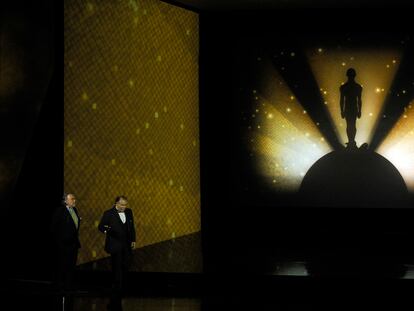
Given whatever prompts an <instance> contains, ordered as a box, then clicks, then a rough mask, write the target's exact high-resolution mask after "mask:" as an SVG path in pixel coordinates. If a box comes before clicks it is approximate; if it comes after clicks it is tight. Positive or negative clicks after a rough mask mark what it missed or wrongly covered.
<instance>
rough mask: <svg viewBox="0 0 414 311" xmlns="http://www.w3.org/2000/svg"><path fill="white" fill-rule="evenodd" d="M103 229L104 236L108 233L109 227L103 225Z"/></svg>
mask: <svg viewBox="0 0 414 311" xmlns="http://www.w3.org/2000/svg"><path fill="white" fill-rule="evenodd" d="M104 228H105V230H104V233H105V234H107V233H108V231H109V230H111V226H108V225H104Z"/></svg>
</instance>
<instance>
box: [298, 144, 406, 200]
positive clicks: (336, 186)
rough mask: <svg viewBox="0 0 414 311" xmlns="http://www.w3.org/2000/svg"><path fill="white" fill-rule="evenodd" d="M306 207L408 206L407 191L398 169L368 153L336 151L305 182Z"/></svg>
mask: <svg viewBox="0 0 414 311" xmlns="http://www.w3.org/2000/svg"><path fill="white" fill-rule="evenodd" d="M299 192H300V197H301V201H302V204H303V205H305V206H324V207H328V206H331V207H360V206H362V207H406V206H407V201H408V190H407V186H406V185H405V182H404V179H403V178H402V176H401V174H400V173H399V172H398V170H397V169H396V168H395V167H394V165H392V164H391V162H389V161H388V160H387V159H386V158H384V157H383V156H381V155H379V154H378V153H375V152H373V151H369V150H358V149H356V150H347V149H344V150H342V151H333V152H331V153H328V154H327V155H325V156H323V157H322V158H320V159H319V160H318V161H316V162H315V164H313V165H312V167H311V168H310V169H309V170H308V172H307V173H306V175H305V177H304V178H303V180H302V184H301V187H300V190H299Z"/></svg>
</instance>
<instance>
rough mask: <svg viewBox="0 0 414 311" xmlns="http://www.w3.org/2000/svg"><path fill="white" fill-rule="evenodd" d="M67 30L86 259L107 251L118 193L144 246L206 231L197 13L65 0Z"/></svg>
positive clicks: (148, 3)
mask: <svg viewBox="0 0 414 311" xmlns="http://www.w3.org/2000/svg"><path fill="white" fill-rule="evenodd" d="M64 34H65V39H64V41H65V48H64V50H65V56H64V66H65V67H64V68H65V71H64V105H65V117H64V123H65V124H64V125H65V130H64V131H65V147H64V148H65V159H64V170H65V172H64V173H65V174H64V175H65V181H64V187H65V191H67V192H73V193H74V194H75V195H76V197H77V199H78V202H77V206H78V209H79V211H80V216H81V217H82V225H81V243H82V248H81V251H80V255H79V260H78V263H85V262H88V261H92V260H96V259H99V258H102V257H104V256H107V254H106V253H105V252H104V250H103V246H104V235H103V234H101V233H100V232H99V231H98V229H97V224H98V222H99V220H100V218H101V216H102V213H103V212H104V210H106V209H109V208H111V206H112V203H113V200H114V198H115V197H116V196H117V195H120V194H124V195H126V196H127V197H128V199H129V205H130V207H131V209H132V210H133V212H134V218H135V225H136V230H137V247H143V246H147V245H151V244H154V243H158V242H161V241H165V240H169V239H174V238H178V237H180V236H184V235H187V234H190V233H194V232H197V231H200V173H199V130H198V126H199V122H198V15H197V14H196V13H193V12H190V11H187V10H184V9H181V8H177V7H174V6H172V5H169V4H166V3H163V2H160V1H157V0H139V1H133V0H124V1H123V0H107V1H102V0H101V1H98V0H96V1H81V0H70V1H69V0H67V1H65V4H64ZM188 251H189V252H191V250H188Z"/></svg>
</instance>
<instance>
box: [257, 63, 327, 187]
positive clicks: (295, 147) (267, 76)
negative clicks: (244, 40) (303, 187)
mask: <svg viewBox="0 0 414 311" xmlns="http://www.w3.org/2000/svg"><path fill="white" fill-rule="evenodd" d="M259 76H260V77H261V78H262V80H261V81H259V84H260V86H259V87H258V90H252V106H253V107H254V109H253V113H252V115H251V118H250V120H251V125H250V126H249V129H250V133H249V140H250V141H249V143H250V146H251V149H252V151H253V152H255V153H256V154H258V155H260V157H258V158H259V161H258V163H257V169H258V170H259V172H260V174H261V175H263V177H264V178H266V180H267V181H268V182H269V183H271V184H272V185H273V186H274V187H275V189H276V190H278V191H297V190H298V189H299V187H300V183H301V181H302V179H303V176H305V174H306V172H307V171H308V169H309V168H310V167H311V165H312V164H313V163H314V162H315V161H316V160H318V159H319V158H321V157H322V156H323V155H324V154H326V153H328V152H329V151H331V148H330V147H329V145H328V143H327V142H326V141H325V138H324V137H323V136H322V134H321V132H320V131H319V129H318V127H317V126H316V125H315V123H314V122H313V121H312V120H311V118H310V117H309V115H308V114H307V111H306V110H305V109H304V108H303V106H302V105H301V104H300V103H299V102H298V101H297V99H296V98H295V96H294V94H293V93H292V91H291V90H290V89H289V87H288V86H287V85H286V83H285V82H284V81H283V78H282V77H281V76H280V75H279V74H278V73H277V72H276V71H275V70H274V69H273V66H272V64H271V62H270V61H267V60H264V61H263V62H262V65H261V68H260V75H259Z"/></svg>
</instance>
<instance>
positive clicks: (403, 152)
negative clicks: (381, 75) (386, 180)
mask: <svg viewBox="0 0 414 311" xmlns="http://www.w3.org/2000/svg"><path fill="white" fill-rule="evenodd" d="M413 106H414V101H412V102H411V103H410V104H409V105H408V106H407V107H406V108H405V110H404V113H403V114H402V115H401V117H400V119H399V120H398V122H397V123H396V124H395V125H394V127H393V129H392V130H391V131H390V132H389V134H388V135H387V137H386V138H385V140H384V141H383V142H382V144H381V145H380V146H379V148H378V150H377V152H378V153H379V154H381V155H383V156H384V157H385V158H387V159H388V160H389V161H390V162H391V163H392V164H394V166H395V167H396V168H397V169H398V171H399V172H400V174H401V175H402V177H403V178H404V181H405V183H406V185H407V187H408V189H409V190H410V191H411V192H414V109H413Z"/></svg>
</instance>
